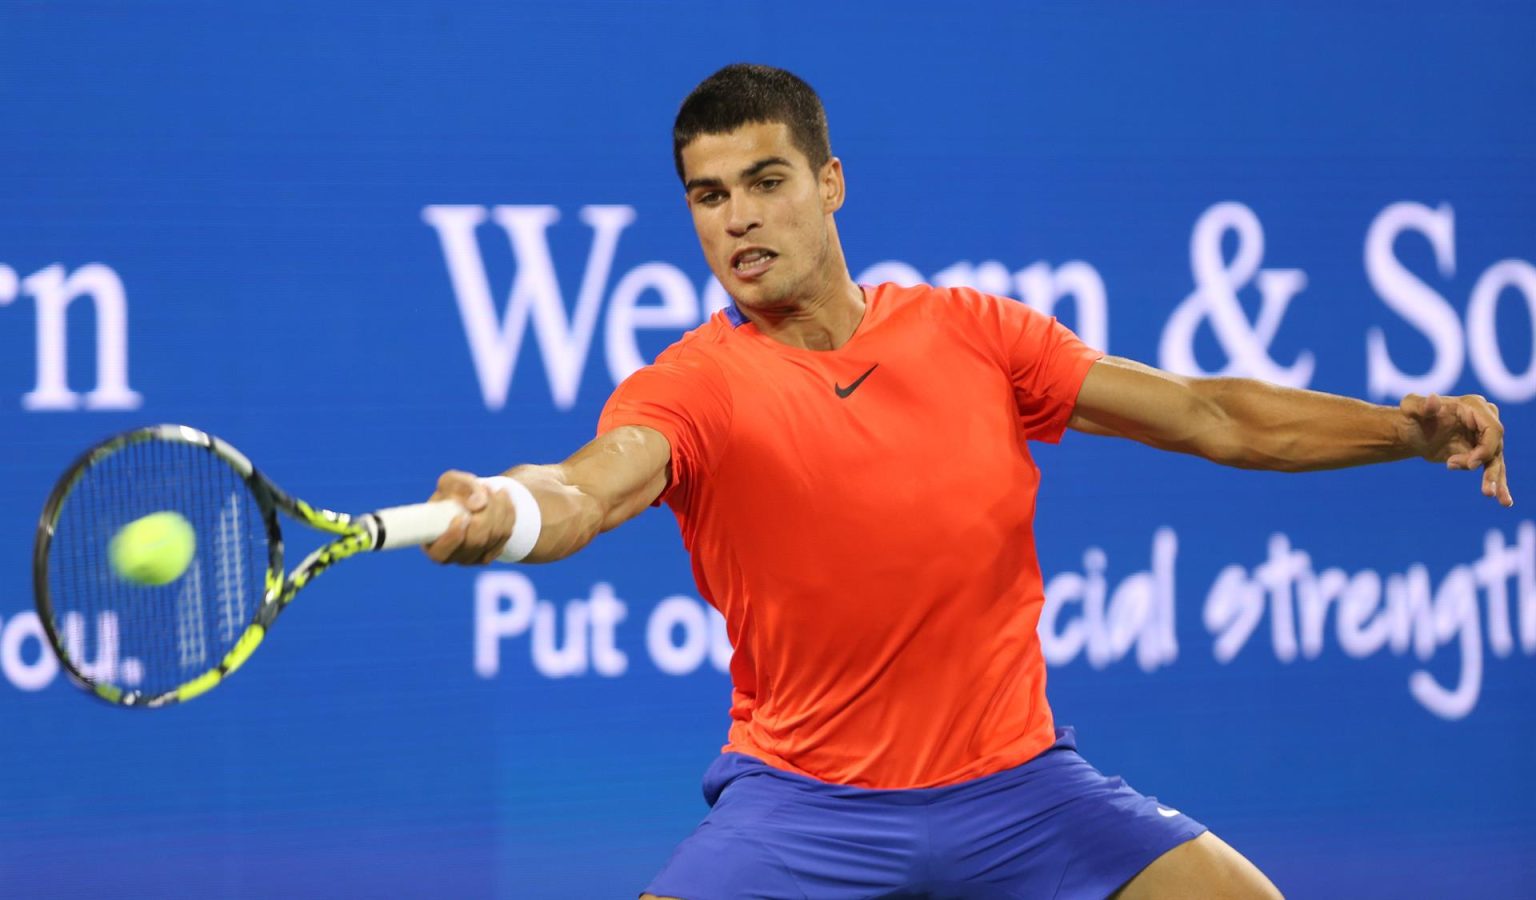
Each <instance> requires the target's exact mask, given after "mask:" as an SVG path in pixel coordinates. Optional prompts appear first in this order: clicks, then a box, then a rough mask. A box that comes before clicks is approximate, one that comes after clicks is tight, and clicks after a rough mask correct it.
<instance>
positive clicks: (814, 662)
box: [598, 284, 1102, 788]
mask: <svg viewBox="0 0 1536 900" xmlns="http://www.w3.org/2000/svg"><path fill="white" fill-rule="evenodd" d="M864 291H865V297H866V300H867V302H868V305H867V307H866V309H865V312H864V318H863V319H862V321H861V322H860V323H859V326H858V328H857V329H856V330H855V331H854V334H853V336H852V337H851V338H850V339H849V340H848V341H847V343H845V344H844V345H843V346H842V347H839V348H838V349H836V350H828V351H815V350H804V349H800V348H796V347H790V346H787V345H785V344H782V343H779V342H778V341H775V340H773V339H772V338H769V337H767V336H766V335H764V334H762V333H761V332H759V331H758V329H757V327H756V326H755V325H753V324H751V323H750V322H748V321H746V320H744V319H743V318H742V317H741V315H740V313H739V312H738V311H737V310H735V309H734V308H729V309H727V310H725V311H722V312H719V313H716V314H715V315H714V316H712V317H711V318H710V319H709V320H708V321H706V322H705V323H704V324H703V325H701V326H700V327H698V328H697V329H695V330H693V331H691V332H689V333H688V334H686V335H684V336H683V338H682V339H681V340H679V341H678V342H677V343H676V344H674V345H672V346H671V347H669V348H668V349H667V350H665V351H664V352H663V353H662V354H661V356H660V357H658V358H657V360H656V362H655V363H654V364H652V365H650V366H647V367H645V368H643V369H641V370H640V371H638V372H635V373H634V374H633V375H631V376H630V377H629V378H628V379H626V380H625V381H624V383H623V384H621V385H620V386H619V387H618V389H617V390H615V391H614V393H613V396H612V397H611V398H610V399H609V401H608V404H607V406H606V408H605V409H604V410H603V414H602V417H601V419H600V420H599V423H598V431H599V433H602V432H605V431H608V430H610V429H613V428H616V427H619V426H621V425H643V426H646V427H649V428H654V429H655V430H657V431H659V432H661V433H662V434H663V435H664V436H665V437H666V438H667V441H668V442H669V443H670V444H671V452H672V477H671V480H670V482H669V483H668V485H667V488H666V490H665V491H664V492H663V494H662V496H661V498H660V500H661V501H664V502H666V503H667V504H668V505H669V506H670V507H671V508H672V510H673V511H674V512H675V514H676V515H677V520H678V523H679V525H680V526H681V528H682V535H683V543H684V545H685V546H686V547H687V549H688V553H689V554H690V556H691V557H692V560H693V572H694V577H695V579H696V580H697V582H698V586H699V590H700V591H701V592H702V593H703V596H704V598H705V599H706V600H708V601H709V602H710V603H712V604H713V605H714V606H715V607H716V608H717V609H719V610H720V612H721V613H722V614H723V615H724V617H725V621H726V626H727V633H728V634H729V636H730V640H731V645H732V646H733V647H734V648H735V653H734V654H733V656H732V658H731V666H730V669H731V682H732V703H731V719H732V723H731V728H730V735H729V741H728V743H727V744H726V745H725V747H724V749H725V750H726V751H735V752H739V753H745V754H748V755H750V756H754V757H757V758H758V759H761V760H763V761H764V762H766V763H768V764H770V765H773V766H776V767H779V768H781V769H785V770H788V771H791V772H796V773H799V774H803V775H808V776H811V777H813V778H817V779H820V780H823V781H827V782H833V783H837V784H848V785H857V786H860V787H871V788H914V787H931V786H935V785H943V784H952V783H955V782H958V781H963V780H966V779H970V778H976V777H979V776H982V775H988V774H991V773H993V772H996V771H999V770H1002V769H1005V768H1008V767H1010V766H1014V765H1017V764H1019V763H1022V762H1024V761H1025V760H1028V759H1030V758H1032V757H1033V756H1035V755H1037V754H1038V753H1040V752H1041V751H1043V750H1044V749H1045V748H1046V747H1048V746H1050V744H1051V743H1052V742H1053V740H1054V733H1053V723H1052V719H1051V711H1050V707H1049V706H1047V705H1046V700H1045V660H1044V657H1043V656H1042V655H1041V650H1040V640H1039V638H1038V637H1037V635H1036V632H1035V629H1036V625H1037V623H1038V622H1039V618H1040V608H1041V605H1042V604H1043V603H1044V599H1045V596H1044V588H1043V585H1042V582H1041V577H1040V566H1039V563H1038V562H1037V561H1036V558H1035V541H1034V533H1033V525H1032V521H1033V518H1034V511H1035V493H1036V489H1037V487H1038V485H1039V480H1040V473H1039V470H1038V469H1037V468H1036V467H1035V464H1034V461H1033V460H1032V459H1031V458H1030V454H1029V447H1028V444H1027V442H1028V441H1031V440H1037V441H1050V442H1055V441H1057V440H1060V438H1061V435H1062V432H1063V431H1064V430H1065V428H1066V425H1067V420H1068V419H1069V418H1070V417H1071V415H1072V408H1073V405H1074V404H1075V402H1076V399H1077V392H1078V389H1079V388H1080V387H1081V385H1082V382H1083V378H1084V377H1085V376H1086V375H1087V373H1088V369H1089V368H1090V367H1091V366H1092V365H1093V362H1094V361H1095V360H1097V359H1098V358H1099V357H1100V356H1102V354H1101V353H1100V352H1099V351H1097V350H1094V349H1092V348H1090V347H1088V346H1087V345H1085V344H1083V343H1082V342H1081V341H1080V340H1078V339H1077V337H1076V336H1075V335H1073V334H1072V332H1071V331H1069V330H1068V329H1067V328H1065V327H1064V326H1062V325H1061V324H1059V323H1058V322H1057V321H1056V320H1055V319H1053V318H1049V317H1047V316H1044V315H1042V314H1040V313H1038V312H1036V311H1034V310H1032V309H1030V308H1029V307H1027V306H1025V305H1024V304H1022V303H1020V302H1018V301H1015V300H1011V299H1007V298H1001V297H993V296H990V295H987V294H982V293H980V292H977V291H974V290H970V289H968V288H935V287H929V286H926V285H924V286H919V287H900V286H897V285H893V284H884V285H880V286H878V287H866V288H864Z"/></svg>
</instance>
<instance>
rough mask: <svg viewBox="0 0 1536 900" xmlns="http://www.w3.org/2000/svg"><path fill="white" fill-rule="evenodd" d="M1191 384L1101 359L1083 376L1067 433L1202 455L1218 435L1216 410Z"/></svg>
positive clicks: (1108, 358) (1121, 361)
mask: <svg viewBox="0 0 1536 900" xmlns="http://www.w3.org/2000/svg"><path fill="white" fill-rule="evenodd" d="M1194 385H1195V383H1194V381H1193V380H1192V379H1189V378H1186V377H1184V376H1182V375H1175V374H1173V373H1172V372H1164V371H1162V370H1161V369H1155V368H1153V367H1151V366H1148V365H1143V364H1142V363H1139V362H1136V361H1134V360H1129V359H1124V358H1121V357H1117V356H1105V357H1104V358H1102V359H1100V360H1099V361H1098V362H1096V363H1094V365H1093V367H1092V368H1090V369H1089V370H1088V375H1087V377H1086V378H1084V379H1083V386H1082V388H1081V389H1080V390H1079V391H1078V395H1077V405H1076V406H1075V407H1074V409H1073V412H1072V418H1071V419H1070V420H1069V421H1068V423H1067V425H1068V427H1069V428H1071V429H1073V430H1075V431H1081V432H1084V433H1087V434H1100V435H1108V436H1110V437H1123V438H1130V439H1131V440H1134V441H1140V442H1141V443H1143V444H1148V445H1150V446H1153V447H1158V448H1161V449H1164V450H1176V451H1179V452H1183V453H1196V454H1200V455H1207V453H1206V451H1207V449H1208V445H1209V444H1210V443H1211V441H1212V440H1213V436H1214V435H1215V434H1216V433H1217V432H1219V430H1220V426H1221V418H1222V417H1221V413H1220V410H1219V407H1217V406H1216V405H1215V404H1213V403H1211V402H1210V401H1209V400H1208V399H1207V398H1205V397H1204V396H1203V395H1202V394H1201V392H1199V391H1197V390H1195V386H1194Z"/></svg>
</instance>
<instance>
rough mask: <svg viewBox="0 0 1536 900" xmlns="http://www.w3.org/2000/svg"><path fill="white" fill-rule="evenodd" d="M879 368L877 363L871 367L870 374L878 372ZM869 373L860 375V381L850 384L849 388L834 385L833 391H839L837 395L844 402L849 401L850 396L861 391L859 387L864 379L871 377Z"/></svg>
mask: <svg viewBox="0 0 1536 900" xmlns="http://www.w3.org/2000/svg"><path fill="white" fill-rule="evenodd" d="M878 368H880V364H879V363H875V364H874V365H872V366H870V367H869V372H873V371H874V370H876V369H878ZM869 372H865V373H864V374H863V375H860V376H859V380H858V381H855V382H854V383H853V384H850V385H848V386H847V387H843V386H842V385H840V384H836V383H834V384H833V385H832V389H833V390H835V391H837V395H838V396H839V397H841V398H843V399H844V400H847V399H848V395H849V394H852V393H853V392H854V391H856V390H858V389H859V385H861V384H863V383H864V379H866V378H868V377H869Z"/></svg>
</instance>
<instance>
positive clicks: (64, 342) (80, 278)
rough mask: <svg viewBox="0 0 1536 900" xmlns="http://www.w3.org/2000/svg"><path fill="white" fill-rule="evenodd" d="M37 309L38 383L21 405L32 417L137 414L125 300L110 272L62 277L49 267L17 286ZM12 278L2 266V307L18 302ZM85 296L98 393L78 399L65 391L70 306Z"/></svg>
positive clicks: (89, 269)
mask: <svg viewBox="0 0 1536 900" xmlns="http://www.w3.org/2000/svg"><path fill="white" fill-rule="evenodd" d="M19 288H20V290H24V291H25V292H27V293H29V294H31V295H32V297H33V299H34V300H36V303H37V338H36V352H37V381H36V384H35V386H34V387H33V389H32V390H31V391H29V392H27V393H26V394H24V395H22V398H21V405H22V407H23V408H25V409H29V410H35V411H55V410H73V409H80V408H81V407H82V406H83V407H84V408H85V409H88V410H121V409H138V408H139V405H140V404H141V403H142V402H143V399H144V398H143V397H142V396H141V395H140V394H139V393H138V392H137V391H135V390H133V389H132V388H130V387H129V386H128V299H127V291H125V290H124V288H123V282H122V279H120V278H118V277H117V273H116V272H114V271H113V270H112V269H111V268H110V267H108V266H105V265H102V264H101V263H89V264H87V265H84V266H81V267H80V268H78V269H76V270H75V271H73V272H70V273H68V274H67V275H66V274H65V271H64V267H63V266H61V265H57V264H55V265H51V266H48V267H46V268H44V269H40V270H38V271H37V272H34V273H32V274H31V275H28V276H27V277H26V278H24V279H22V280H21V281H20V282H19ZM18 293H19V291H18V281H17V278H16V272H15V270H14V269H12V268H10V267H9V266H0V306H5V305H8V304H10V303H12V302H13V301H14V300H15V299H16V297H17V296H18ZM87 295H88V296H89V297H90V298H91V301H92V303H93V304H94V306H95V311H96V316H95V320H96V388H95V389H94V390H92V391H90V392H88V393H86V394H85V395H83V396H82V395H81V394H79V393H77V392H75V391H73V390H71V389H70V387H69V358H68V354H69V333H68V312H69V307H70V304H71V303H73V302H74V301H75V300H76V299H78V298H79V297H82V296H87Z"/></svg>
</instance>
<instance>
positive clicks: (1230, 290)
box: [1158, 202, 1315, 388]
mask: <svg viewBox="0 0 1536 900" xmlns="http://www.w3.org/2000/svg"><path fill="white" fill-rule="evenodd" d="M1228 231H1231V232H1234V233H1235V234H1236V235H1237V250H1236V252H1235V253H1234V254H1233V257H1232V261H1231V262H1230V263H1228V262H1227V261H1226V260H1224V259H1223V258H1222V253H1221V242H1222V238H1224V237H1225V236H1226V233H1227V232H1228ZM1263 259H1264V228H1263V226H1262V225H1260V224H1259V217H1258V216H1256V215H1254V213H1253V210H1251V209H1249V208H1248V207H1246V206H1244V205H1243V204H1241V203H1232V202H1228V203H1218V204H1216V205H1215V206H1212V207H1211V208H1210V209H1208V210H1206V211H1205V214H1204V215H1202V216H1201V217H1200V220H1199V221H1198V222H1196V223H1195V230H1194V233H1193V234H1191V235H1190V238H1189V267H1190V272H1191V273H1192V274H1193V275H1194V279H1195V290H1194V292H1193V293H1191V294H1190V295H1189V296H1188V297H1185V298H1184V302H1183V303H1180V304H1179V307H1178V309H1175V310H1174V311H1173V315H1172V316H1171V317H1169V319H1168V324H1167V325H1166V326H1164V328H1163V337H1162V342H1161V343H1160V345H1159V347H1158V357H1159V363H1160V365H1161V366H1162V367H1163V368H1164V369H1167V370H1169V371H1170V372H1177V373H1179V374H1181V375H1203V376H1211V375H1226V376H1247V377H1253V378H1261V379H1263V380H1264V381H1268V382H1271V383H1274V384H1280V385H1285V386H1286V387H1297V388H1300V387H1306V386H1307V385H1308V384H1309V383H1311V381H1312V371H1313V369H1314V367H1315V366H1314V362H1315V361H1314V360H1313V357H1312V354H1311V352H1309V351H1303V352H1301V353H1299V354H1297V356H1296V361H1295V362H1294V363H1292V364H1291V365H1289V366H1282V365H1280V364H1279V363H1277V362H1275V360H1274V359H1273V358H1271V357H1270V355H1269V346H1270V344H1271V343H1273V342H1274V339H1275V332H1277V331H1278V330H1279V329H1280V320H1281V319H1282V318H1283V317H1284V316H1285V308H1286V306H1288V305H1289V304H1290V302H1291V300H1292V299H1293V298H1294V297H1295V296H1296V295H1297V294H1299V293H1301V291H1302V289H1303V288H1305V287H1306V285H1307V273H1305V272H1303V271H1301V270H1300V269H1262V270H1261V269H1260V268H1259V263H1260V262H1261V261H1262V260H1263ZM1253 280H1256V281H1257V282H1258V288H1259V298H1260V303H1259V315H1258V319H1257V321H1255V322H1252V323H1250V322H1249V321H1248V317H1247V316H1246V315H1244V313H1243V307H1242V305H1241V303H1240V302H1239V301H1238V298H1237V292H1238V290H1239V289H1240V288H1242V287H1243V286H1244V285H1246V284H1248V282H1249V281H1253ZM1207 319H1209V320H1210V323H1211V328H1212V330H1213V331H1214V332H1215V334H1216V340H1217V341H1219V342H1220V343H1221V347H1222V350H1224V351H1225V352H1226V354H1227V364H1226V366H1225V367H1224V368H1222V369H1219V370H1216V371H1213V372H1208V371H1206V370H1205V369H1202V368H1201V367H1200V363H1199V362H1198V361H1197V360H1196V359H1195V332H1196V331H1197V330H1198V329H1199V327H1200V323H1201V322H1204V321H1206V320H1207Z"/></svg>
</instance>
